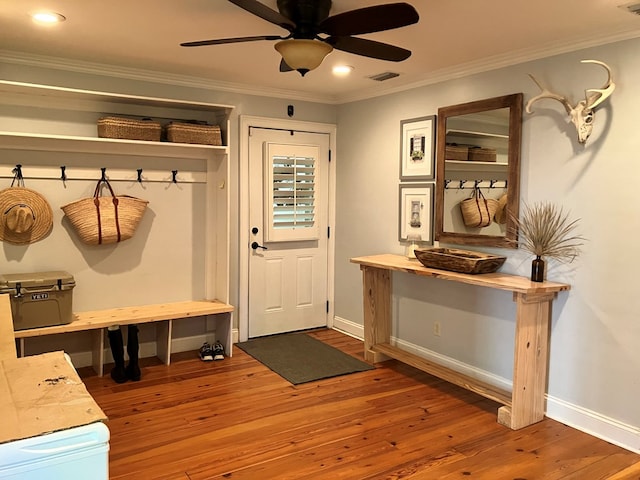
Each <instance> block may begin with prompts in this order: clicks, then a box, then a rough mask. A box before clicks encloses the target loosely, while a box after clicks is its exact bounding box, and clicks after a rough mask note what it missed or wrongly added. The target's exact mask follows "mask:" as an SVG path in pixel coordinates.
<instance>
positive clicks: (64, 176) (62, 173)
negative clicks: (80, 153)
mask: <svg viewBox="0 0 640 480" xmlns="http://www.w3.org/2000/svg"><path fill="white" fill-rule="evenodd" d="M66 170H67V167H66V166H64V165H60V180H62V181H63V182H66V181H67V172H66Z"/></svg>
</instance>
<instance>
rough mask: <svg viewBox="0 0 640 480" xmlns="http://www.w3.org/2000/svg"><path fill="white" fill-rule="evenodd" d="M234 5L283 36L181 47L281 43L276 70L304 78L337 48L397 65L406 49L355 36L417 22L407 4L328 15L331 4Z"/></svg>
mask: <svg viewBox="0 0 640 480" xmlns="http://www.w3.org/2000/svg"><path fill="white" fill-rule="evenodd" d="M229 1H230V2H231V3H233V4H234V5H237V6H238V7H240V8H243V9H244V10H246V11H248V12H249V13H252V14H254V15H256V16H258V17H260V18H262V19H264V20H266V21H268V22H270V23H273V24H275V25H278V26H279V27H282V28H284V29H285V30H287V31H288V32H289V34H288V35H286V36H284V37H283V36H279V35H259V36H253V37H237V38H221V39H215V40H200V41H197V42H185V43H181V44H180V45H181V46H183V47H200V46H204V45H221V44H225V43H240V42H253V41H258V40H279V41H278V43H276V44H275V48H276V50H277V51H278V52H279V53H280V54H281V55H282V60H281V62H280V71H281V72H289V71H292V70H297V71H298V72H299V73H300V74H301V75H302V76H304V75H305V74H306V73H307V72H308V71H310V70H313V69H314V68H316V67H318V66H319V65H320V64H321V63H322V61H323V60H324V58H325V57H326V56H327V55H328V54H329V53H330V52H331V51H332V50H333V49H334V48H335V49H337V50H342V51H344V52H349V53H354V54H356V55H362V56H365V57H370V58H376V59H380V60H388V61H391V62H401V61H402V60H406V59H407V58H409V56H410V55H411V52H410V51H409V50H406V49H404V48H400V47H396V46H395V45H389V44H387V43H382V42H376V41H374V40H368V39H364V38H357V37H354V36H353V35H361V34H365V33H373V32H381V31H384V30H391V29H394V28H399V27H405V26H407V25H411V24H414V23H417V22H418V20H419V18H420V17H419V16H418V12H417V11H416V10H415V8H414V7H413V6H411V5H409V4H408V3H404V2H398V3H388V4H384V5H375V6H372V7H364V8H359V9H356V10H351V11H348V12H344V13H339V14H337V15H333V16H329V11H330V10H331V0H277V6H278V11H277V12H276V11H275V10H273V9H271V8H269V7H267V6H266V5H264V4H263V3H260V2H259V1H258V0H229Z"/></svg>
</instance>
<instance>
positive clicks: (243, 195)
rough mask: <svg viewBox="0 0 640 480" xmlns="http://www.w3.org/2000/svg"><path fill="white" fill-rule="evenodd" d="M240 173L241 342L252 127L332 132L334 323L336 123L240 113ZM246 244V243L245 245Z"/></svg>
mask: <svg viewBox="0 0 640 480" xmlns="http://www.w3.org/2000/svg"><path fill="white" fill-rule="evenodd" d="M239 123H240V128H239V132H240V148H239V156H238V158H239V161H240V165H239V167H240V172H239V174H240V176H239V181H238V190H239V195H238V196H239V200H240V205H239V208H238V212H239V215H240V221H239V228H240V231H239V232H238V239H239V242H238V257H239V261H240V265H239V271H238V277H239V278H238V279H239V288H238V303H239V305H238V309H237V314H238V339H239V341H241V342H244V341H246V340H247V339H248V338H249V254H250V253H249V228H250V226H249V129H250V128H251V127H257V128H267V129H268V128H274V129H282V130H296V131H304V132H307V133H324V134H328V135H329V149H330V151H331V161H330V162H329V193H328V202H329V212H328V219H327V220H328V225H329V228H330V229H331V236H330V237H329V239H328V242H327V263H328V265H327V297H328V300H329V312H328V313H327V327H328V328H331V327H333V316H334V283H335V282H334V274H335V219H336V161H337V159H336V131H337V128H336V125H334V124H329V123H316V122H305V121H300V120H287V119H280V118H269V117H257V116H253V115H240V116H239ZM243 245H244V246H245V247H244V248H243Z"/></svg>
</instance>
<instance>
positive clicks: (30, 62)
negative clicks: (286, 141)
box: [0, 29, 640, 105]
mask: <svg viewBox="0 0 640 480" xmlns="http://www.w3.org/2000/svg"><path fill="white" fill-rule="evenodd" d="M638 37H640V30H638V29H634V30H625V31H621V32H618V33H615V34H608V35H605V36H600V37H594V36H591V37H589V38H579V39H576V40H574V41H572V42H565V43H563V44H560V45H559V44H553V43H549V44H546V45H541V46H536V47H532V48H527V49H522V50H517V51H512V52H508V53H505V54H502V55H495V56H493V57H488V58H483V59H481V60H477V61H473V62H468V63H464V64H460V65H457V66H455V67H452V68H444V69H440V70H435V71H433V72H431V73H429V74H427V75H425V76H423V77H422V78H421V79H419V80H417V81H415V82H411V83H405V84H401V85H394V86H389V87H385V86H384V85H376V86H375V87H372V88H369V89H360V90H358V91H357V92H353V93H348V94H345V95H318V94H311V93H304V92H300V91H297V90H282V89H275V88H266V87H257V86H255V85H246V84H238V83H232V82H223V81H219V80H212V79H208V78H202V77H193V76H188V75H179V74H170V73H166V72H157V71H151V70H142V69H136V68H129V67H122V66H115V65H107V64H102V63H94V62H85V61H80V60H72V59H68V58H62V57H52V56H45V55H36V54H31V53H23V52H15V51H8V50H0V62H5V63H12V64H18V65H26V66H32V67H40V68H43V67H44V68H51V69H56V70H65V71H72V72H77V73H85V74H92V75H100V76H108V77H116V78H125V79H129V80H138V81H144V82H153V83H160V84H167V85H177V86H182V87H189V88H198V89H203V90H213V91H219V92H230V93H236V94H242V95H255V96H259V97H264V96H268V97H273V98H283V99H287V100H299V101H305V102H313V103H323V104H327V105H340V104H344V103H351V102H356V101H360V100H367V99H370V98H375V97H382V96H386V95H392V94H395V93H400V92H404V91H407V90H412V89H415V88H420V87H424V86H427V85H432V84H435V83H440V82H445V81H448V80H454V79H456V78H462V77H465V76H469V75H475V74H478V73H483V72H487V71H491V70H497V69H499V68H504V67H509V66H512V65H518V64H521V63H526V62H530V61H533V60H540V59H542V58H547V57H552V56H555V55H560V54H564V53H569V52H574V51H578V50H582V49H585V48H592V47H597V46H601V45H606V44H609V43H615V42H620V41H624V40H630V39H633V38H638Z"/></svg>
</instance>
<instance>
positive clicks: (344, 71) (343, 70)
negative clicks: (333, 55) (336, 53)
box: [333, 65, 353, 77]
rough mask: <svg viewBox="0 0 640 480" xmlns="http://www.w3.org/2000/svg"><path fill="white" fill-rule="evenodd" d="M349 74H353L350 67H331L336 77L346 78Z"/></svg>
mask: <svg viewBox="0 0 640 480" xmlns="http://www.w3.org/2000/svg"><path fill="white" fill-rule="evenodd" d="M351 72H353V67H352V66H351V65H336V66H335V67H333V74H334V75H336V76H338V77H346V76H347V75H349V74H350V73H351Z"/></svg>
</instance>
